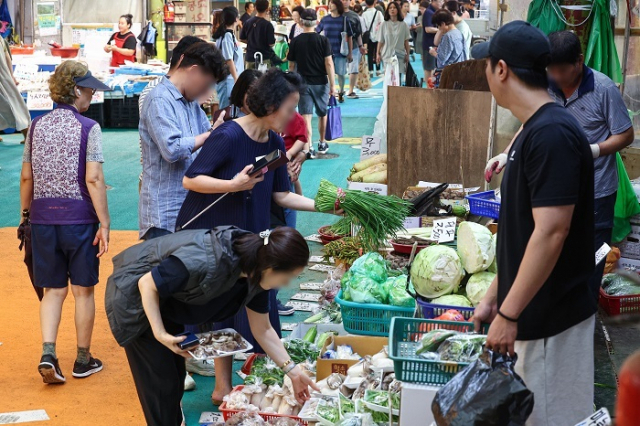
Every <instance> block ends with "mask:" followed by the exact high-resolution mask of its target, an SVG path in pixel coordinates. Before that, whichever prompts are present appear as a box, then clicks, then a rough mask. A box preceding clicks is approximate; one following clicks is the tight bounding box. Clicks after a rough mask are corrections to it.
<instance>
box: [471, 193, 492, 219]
mask: <svg viewBox="0 0 640 426" xmlns="http://www.w3.org/2000/svg"><path fill="white" fill-rule="evenodd" d="M466 198H467V200H469V210H470V212H471V214H474V215H476V216H484V217H490V218H492V219H498V218H499V217H500V202H499V201H496V193H495V191H486V192H479V193H477V194H472V195H467V197H466Z"/></svg>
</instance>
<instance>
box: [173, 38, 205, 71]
mask: <svg viewBox="0 0 640 426" xmlns="http://www.w3.org/2000/svg"><path fill="white" fill-rule="evenodd" d="M196 43H206V42H205V41H204V40H202V39H201V38H198V37H194V36H189V35H188V36H184V37H182V38H181V39H180V41H179V42H178V44H177V45H176V47H175V48H174V49H173V52H172V53H171V62H170V63H169V68H175V67H176V66H177V65H178V62H180V57H182V55H184V52H186V51H187V49H188V48H190V47H191V46H193V45H194V44H196Z"/></svg>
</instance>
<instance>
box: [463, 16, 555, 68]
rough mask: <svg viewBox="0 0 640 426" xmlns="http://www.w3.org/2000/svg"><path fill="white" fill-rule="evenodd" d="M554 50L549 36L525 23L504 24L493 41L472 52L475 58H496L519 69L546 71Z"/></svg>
mask: <svg viewBox="0 0 640 426" xmlns="http://www.w3.org/2000/svg"><path fill="white" fill-rule="evenodd" d="M550 53H551V47H550V46H549V39H547V36H546V35H545V34H544V33H543V32H542V31H540V30H539V29H538V28H536V27H534V26H533V25H531V24H530V23H528V22H525V21H513V22H509V23H508V24H505V25H503V26H502V27H501V28H500V29H499V30H498V31H496V33H495V34H494V35H493V37H492V38H491V41H486V42H484V43H480V44H477V45H475V46H474V47H473V48H472V49H471V56H472V57H473V59H484V58H488V57H490V56H491V57H494V58H497V59H502V60H503V61H505V62H506V63H507V65H509V66H512V67H517V68H527V69H545V68H546V66H547V65H548V64H549V55H550Z"/></svg>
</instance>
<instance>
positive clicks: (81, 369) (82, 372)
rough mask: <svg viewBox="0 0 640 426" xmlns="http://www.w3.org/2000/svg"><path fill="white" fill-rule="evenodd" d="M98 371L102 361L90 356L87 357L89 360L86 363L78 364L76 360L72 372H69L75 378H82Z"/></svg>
mask: <svg viewBox="0 0 640 426" xmlns="http://www.w3.org/2000/svg"><path fill="white" fill-rule="evenodd" d="M99 371H102V361H100V360H99V359H95V358H94V357H91V358H89V362H88V363H86V364H80V363H79V362H78V361H76V362H75V363H74V364H73V373H71V374H72V375H73V377H75V378H77V379H84V378H85V377H89V376H91V375H92V374H96V373H97V372H99Z"/></svg>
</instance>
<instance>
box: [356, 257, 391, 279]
mask: <svg viewBox="0 0 640 426" xmlns="http://www.w3.org/2000/svg"><path fill="white" fill-rule="evenodd" d="M349 272H350V273H351V276H355V275H363V276H366V277H369V278H371V279H373V280H375V281H377V282H379V283H380V284H383V283H384V282H385V281H387V263H386V262H385V260H384V258H383V257H382V256H381V255H380V253H374V252H371V253H367V254H365V255H364V256H360V257H359V258H358V259H357V260H356V261H355V262H353V265H351V269H349Z"/></svg>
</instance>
